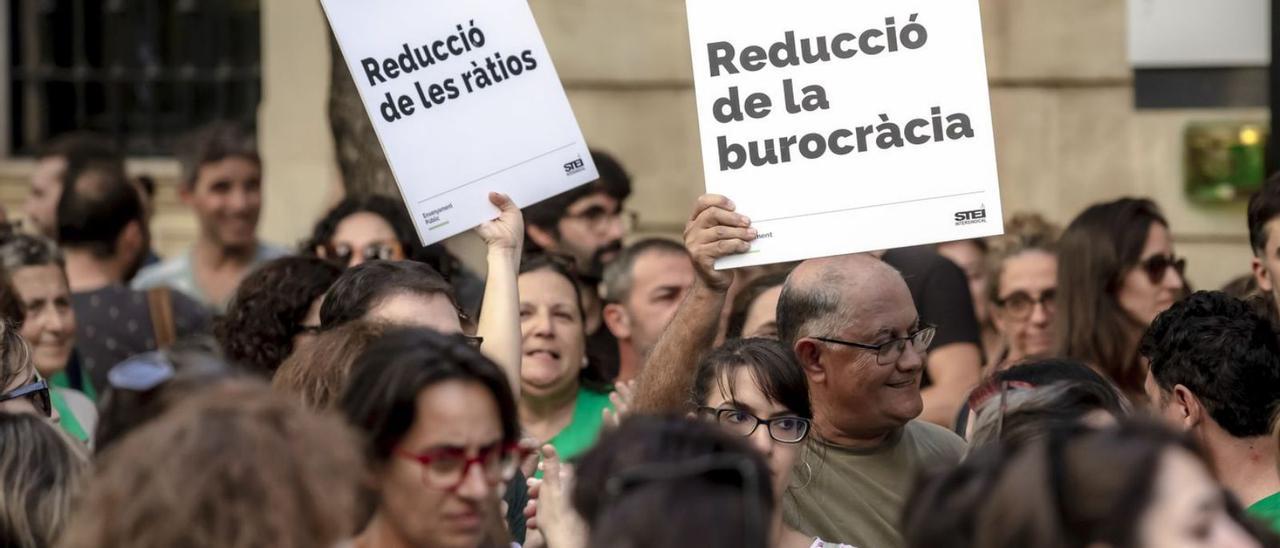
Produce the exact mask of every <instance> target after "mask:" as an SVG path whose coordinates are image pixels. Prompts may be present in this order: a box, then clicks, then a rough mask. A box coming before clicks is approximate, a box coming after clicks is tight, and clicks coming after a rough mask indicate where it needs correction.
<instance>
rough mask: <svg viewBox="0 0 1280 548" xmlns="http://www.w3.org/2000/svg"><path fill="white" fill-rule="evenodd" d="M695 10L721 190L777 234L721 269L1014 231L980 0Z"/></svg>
mask: <svg viewBox="0 0 1280 548" xmlns="http://www.w3.org/2000/svg"><path fill="white" fill-rule="evenodd" d="M686 6H687V9H688V14H689V39H690V43H691V44H692V48H693V70H694V84H695V86H696V91H697V93H696V95H697V104H698V121H699V128H700V131H701V141H702V159H703V168H704V170H705V174H706V186H707V192H710V193H716V194H723V195H725V196H728V197H729V198H730V199H731V200H733V201H734V203H735V204H736V205H737V208H738V211H739V212H740V213H743V214H745V215H747V216H748V217H750V218H751V220H752V224H753V226H755V227H756V228H757V229H758V230H759V231H760V234H761V236H760V238H759V239H758V240H756V242H755V243H753V245H752V249H751V251H750V252H748V253H746V254H743V255H737V256H732V257H727V258H725V259H722V260H720V261H719V262H717V264H716V266H717V268H735V267H740V266H750V265H757V264H768V263H776V262H783V261H793V260H801V259H807V258H812V257H824V256H831V255H840V254H845V253H854V252H860V251H870V250H877V249H888V248H894V247H904V246H910V245H917V244H924V243H932V242H941V241H950V240H958V239H964V238H975V237H981V236H990V235H994V234H999V233H1001V232H1002V231H1003V222H1002V219H1003V217H1002V213H1001V209H1000V188H999V184H998V181H997V177H996V159H995V144H994V139H993V136H992V127H991V105H990V100H989V97H988V93H987V71H986V64H985V60H984V58H983V49H982V48H983V46H982V22H981V18H980V17H979V12H978V0H858V1H856V2H851V1H848V0H786V1H783V0H687V2H686ZM757 94H758V95H757ZM766 103H767V104H768V106H767V107H766V106H765V104H766ZM735 106H736V107H739V108H736V109H735V108H731V107H735ZM771 152H772V154H770V153H771Z"/></svg>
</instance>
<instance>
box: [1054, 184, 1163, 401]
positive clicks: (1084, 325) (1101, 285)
mask: <svg viewBox="0 0 1280 548" xmlns="http://www.w3.org/2000/svg"><path fill="white" fill-rule="evenodd" d="M1058 258H1059V260H1058V292H1057V295H1056V300H1057V302H1058V303H1059V304H1061V306H1060V307H1058V317H1057V324H1058V328H1057V335H1058V336H1057V344H1056V345H1055V346H1056V349H1057V354H1059V355H1061V356H1063V357H1068V358H1075V359H1079V360H1083V361H1084V362H1086V363H1088V364H1089V365H1092V366H1093V367H1096V368H1098V369H1099V370H1100V371H1102V372H1104V373H1106V374H1107V375H1108V376H1110V377H1111V379H1112V380H1113V381H1115V383H1116V384H1117V385H1118V386H1120V388H1121V389H1122V390H1124V392H1125V394H1126V395H1128V396H1129V397H1130V399H1132V400H1133V401H1135V402H1144V401H1146V394H1145V392H1144V391H1143V383H1144V382H1145V381H1146V375H1147V371H1146V366H1145V365H1143V363H1142V361H1141V360H1140V358H1139V356H1138V342H1139V340H1140V339H1141V338H1142V333H1143V332H1144V331H1146V329H1147V326H1149V325H1151V322H1152V321H1154V320H1155V318H1156V316H1157V315H1159V314H1160V313H1161V312H1164V311H1165V310H1168V308H1169V307H1170V306H1173V303H1174V302H1175V301H1177V300H1178V299H1181V298H1182V297H1184V296H1185V295H1186V292H1187V283H1186V280H1185V279H1184V278H1183V274H1184V273H1185V271H1186V266H1187V263H1186V261H1185V260H1184V259H1182V258H1179V257H1178V256H1177V255H1175V254H1174V252H1173V240H1172V237H1171V233H1170V230H1169V223H1168V221H1166V220H1165V218H1164V216H1163V215H1161V213H1160V209H1159V208H1158V207H1157V206H1156V204H1155V203H1154V202H1152V201H1151V200H1146V199H1137V198H1122V199H1119V200H1116V201H1113V202H1107V203H1102V204H1096V205H1093V206H1090V207H1089V208H1088V209H1086V210H1084V212H1083V213H1081V214H1080V215H1079V216H1078V217H1076V218H1075V220H1073V221H1071V224H1070V225H1069V226H1068V227H1067V230H1066V231H1065V232H1063V234H1062V238H1061V240H1059V242H1058Z"/></svg>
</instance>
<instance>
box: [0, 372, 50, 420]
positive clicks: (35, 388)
mask: <svg viewBox="0 0 1280 548" xmlns="http://www.w3.org/2000/svg"><path fill="white" fill-rule="evenodd" d="M21 398H27V399H30V400H31V404H32V405H34V406H35V407H36V410H38V411H40V412H41V413H43V414H44V416H46V417H52V416H53V400H52V399H50V397H49V383H47V382H45V380H44V379H36V380H35V381H33V382H31V383H28V384H24V385H22V386H19V387H17V388H15V389H13V390H12V391H9V392H6V393H4V394H0V403H4V402H7V401H9V400H16V399H21Z"/></svg>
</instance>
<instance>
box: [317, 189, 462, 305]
mask: <svg viewBox="0 0 1280 548" xmlns="http://www.w3.org/2000/svg"><path fill="white" fill-rule="evenodd" d="M300 251H301V252H302V253H303V254H305V255H311V256H315V257H319V258H321V259H324V260H327V261H329V262H332V263H334V264H336V265H338V266H340V267H342V268H350V267H353V266H356V265H359V264H362V263H364V262H365V261H376V260H381V261H399V260H403V259H408V260H411V261H417V262H420V263H426V264H429V265H431V266H432V267H433V268H435V269H436V271H437V272H439V273H440V274H442V275H444V278H445V279H446V280H448V281H449V282H450V283H451V284H452V285H453V286H454V288H455V292H456V294H457V296H458V300H459V301H460V304H461V305H462V308H463V311H464V312H466V313H467V315H469V316H471V317H473V318H474V317H476V315H477V314H478V313H479V311H480V299H481V297H482V296H483V294H484V282H483V281H482V280H481V279H480V278H478V277H477V276H476V275H474V274H472V273H471V272H468V271H467V270H465V269H464V268H463V267H462V264H461V263H459V262H458V260H457V259H455V258H454V257H453V255H450V254H449V251H448V250H446V249H445V248H444V246H443V245H439V244H437V245H431V246H427V247H422V245H421V244H420V243H419V240H418V235H417V233H416V232H415V231H414V229H413V221H412V220H411V219H410V218H409V214H408V212H406V211H405V209H404V204H402V203H401V202H400V200H398V199H396V198H391V197H387V196H381V195H376V194H373V195H356V196H348V197H346V198H344V199H343V200H342V201H341V202H338V204H337V205H335V206H333V209H330V210H329V212H328V213H326V214H325V216H324V217H322V218H321V219H320V220H319V221H318V222H316V226H315V229H314V230H313V231H312V233H311V237H310V238H309V239H307V240H306V241H304V242H303V243H302V245H301V249H300Z"/></svg>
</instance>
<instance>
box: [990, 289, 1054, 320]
mask: <svg viewBox="0 0 1280 548" xmlns="http://www.w3.org/2000/svg"><path fill="white" fill-rule="evenodd" d="M1057 296H1058V291H1057V290H1055V289H1047V290H1045V291H1044V292H1042V293H1040V295H1039V296H1038V297H1032V296H1031V295H1029V294H1027V292H1026V291H1017V292H1014V293H1013V294H1012V295H1009V296H1008V297H1003V298H999V299H996V306H997V307H999V308H1000V309H1001V310H1004V311H1005V312H1006V313H1008V314H1009V316H1011V317H1012V318H1013V319H1015V320H1025V319H1027V318H1030V317H1031V313H1032V312H1033V311H1035V309H1036V305H1040V306H1043V307H1044V311H1045V313H1046V314H1053V313H1054V312H1056V311H1057V309H1058V306H1057V304H1056V303H1055V302H1054V298H1056V297H1057Z"/></svg>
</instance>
